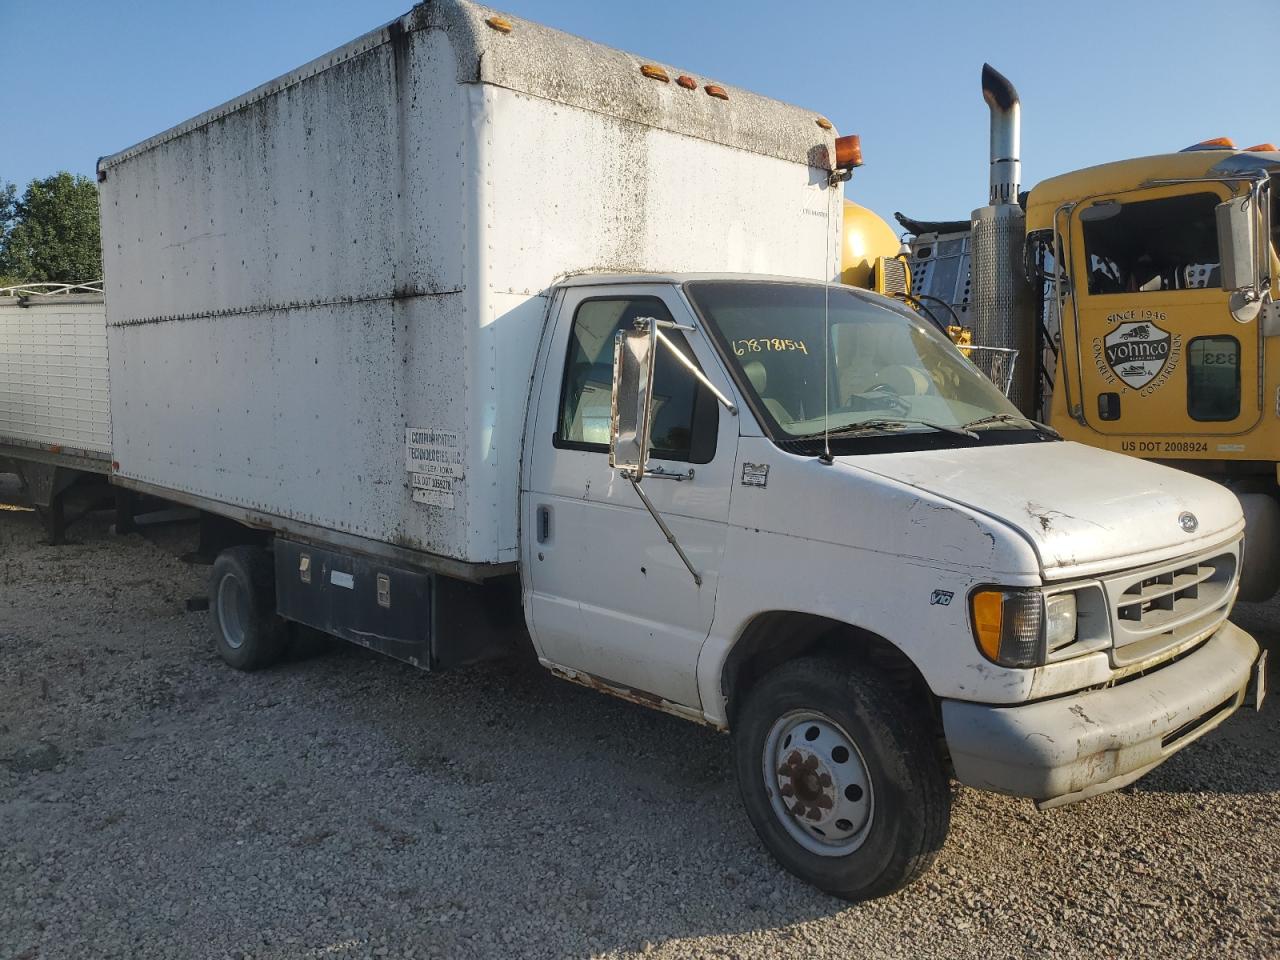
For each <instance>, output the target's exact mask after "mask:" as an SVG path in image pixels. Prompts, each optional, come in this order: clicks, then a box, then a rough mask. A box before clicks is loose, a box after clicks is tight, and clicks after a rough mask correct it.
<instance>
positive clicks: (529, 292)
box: [99, 0, 1259, 898]
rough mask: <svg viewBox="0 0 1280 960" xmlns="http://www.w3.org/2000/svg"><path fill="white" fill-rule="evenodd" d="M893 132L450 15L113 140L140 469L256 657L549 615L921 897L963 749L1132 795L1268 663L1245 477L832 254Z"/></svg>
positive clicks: (460, 656)
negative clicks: (298, 629)
mask: <svg viewBox="0 0 1280 960" xmlns="http://www.w3.org/2000/svg"><path fill="white" fill-rule="evenodd" d="M855 163H856V154H855V152H854V151H853V150H852V143H851V141H850V140H849V139H848V138H837V136H836V133H835V131H834V130H832V129H831V124H830V123H829V122H827V120H826V119H824V118H823V117H822V116H821V115H820V114H818V113H815V112H813V111H809V110H803V109H800V108H796V107H791V106H787V105H784V104H781V103H777V102H774V101H771V100H768V99H765V98H762V97H759V96H756V95H754V94H751V93H749V92H747V91H745V90H740V89H737V88H734V87H729V86H725V85H721V84H718V83H716V82H715V81H714V80H712V79H708V78H706V77H703V76H701V75H699V74H696V73H693V72H691V71H684V70H679V69H676V68H673V67H671V66H669V65H666V64H657V63H653V62H649V61H645V60H643V59H641V58H639V57H636V56H633V55H631V54H627V53H622V52H619V51H616V50H611V49H608V48H605V47H601V46H598V45H596V44H592V43H589V42H587V41H584V40H580V39H578V38H575V37H570V36H566V35H564V34H561V33H557V32H555V31H552V30H549V29H546V28H544V27H541V26H538V25H537V24H533V23H529V22H527V21H524V20H520V19H518V18H516V17H509V16H505V15H502V14H498V13H496V12H494V11H492V10H489V9H487V8H483V7H478V6H475V5H472V4H470V3H465V2H458V0H447V2H446V0H439V2H432V3H427V4H423V5H421V6H419V7H416V8H415V9H414V10H413V11H411V12H410V13H409V14H407V15H406V16H404V17H402V18H400V19H399V20H396V21H394V22H393V23H391V24H388V25H387V26H385V27H383V28H381V29H379V30H375V31H373V32H372V33H369V34H367V35H365V36H364V37H361V38H360V39H358V40H356V41H354V42H353V43H351V44H348V45H347V46H345V47H343V48H342V49H340V50H338V51H336V52H334V53H332V54H330V55H328V56H326V57H322V58H320V59H319V60H316V61H314V62H313V63H311V64H308V65H307V66H305V67H302V68H301V69H299V70H297V71H295V72H293V73H291V74H288V75H287V76H284V77H281V78H279V79H278V80H275V81H272V82H270V83H268V84H265V85H264V86H262V87H259V88H258V89H256V90H254V91H252V92H250V93H248V94H246V95H245V96H243V97H241V98H238V99H236V100H233V101H231V102H230V103H228V104H225V105H223V106H221V107H218V108H216V109H214V110H212V111H210V112H208V113H206V114H203V115H201V116H199V117H196V118H194V119H192V120H190V121H188V122H187V123H184V124H181V125H179V126H178V127H175V128H174V129H172V130H169V131H167V132H165V133H162V134H159V135H158V136H156V137H153V138H151V139H150V140H147V141H145V142H143V143H141V144H139V145H137V146H135V147H132V148H130V149H128V150H125V151H123V152H121V153H117V154H115V155H113V156H110V157H106V158H104V159H103V160H102V161H101V162H100V165H99V178H100V180H101V181H102V235H103V242H104V258H105V266H106V276H107V307H108V317H107V319H108V341H109V348H110V349H109V357H110V364H111V380H112V402H111V411H112V429H113V441H114V459H115V460H116V461H117V463H118V468H117V469H116V472H115V481H116V482H117V483H118V484H121V485H123V486H125V487H128V488H131V489H133V490H137V491H142V492H145V493H153V494H156V495H158V496H161V497H164V498H167V499H170V500H177V501H181V502H185V503H188V504H190V505H192V506H195V507H198V508H200V509H201V510H204V511H207V512H209V513H212V514H217V515H219V516H222V517H225V518H228V519H229V520H232V521H235V523H237V524H239V525H240V527H239V529H241V530H243V537H242V539H243V540H244V542H243V543H241V544H239V545H236V546H233V547H230V548H229V549H227V550H225V551H224V552H223V553H221V554H220V555H219V557H218V559H217V561H216V562H215V564H214V568H213V575H212V580H211V588H210V589H211V609H212V612H213V621H214V628H215V629H214V637H215V643H216V645H217V648H218V650H219V652H220V653H221V655H222V656H223V657H224V658H225V659H226V660H227V661H228V662H229V663H231V664H232V665H234V666H237V667H240V668H246V669H248V668H253V667H257V666H261V665H263V664H265V663H268V662H270V661H272V660H273V659H274V658H275V657H276V656H278V654H279V651H280V648H281V630H282V629H283V628H282V624H285V623H288V622H298V623H303V624H308V625H310V626H313V627H317V628H320V629H323V630H326V631H329V632H331V633H334V634H337V635H339V636H343V637H346V638H347V639H350V640H352V641H354V642H358V643H362V644H365V645H368V646H370V647H373V648H375V649H379V650H382V651H384V652H387V653H389V654H391V655H393V656H397V657H400V658H402V659H405V660H408V661H410V662H413V663H416V664H418V665H420V666H424V667H439V666H444V665H447V664H449V663H452V662H457V661H460V660H467V659H475V658H477V657H481V656H486V655H491V654H494V653H496V652H499V651H501V650H503V649H507V648H508V647H509V644H510V643H511V642H512V638H513V637H515V638H517V640H518V641H519V642H528V643H531V644H532V647H533V649H534V651H535V652H536V654H537V656H538V659H539V661H540V662H541V663H542V664H543V665H544V666H546V667H547V668H548V669H550V670H552V671H554V672H555V673H557V674H558V675H560V676H563V677H566V678H568V679H572V680H575V681H577V682H580V683H584V684H587V685H589V686H592V687H596V688H598V689H602V690H607V691H608V692H610V693H613V694H616V695H619V696H622V697H625V698H628V699H632V700H636V701H640V702H643V703H646V704H648V705H651V706H654V707H658V708H659V709H664V710H667V711H670V712H672V713H675V714H678V715H681V716H684V717H688V718H690V719H693V720H696V721H698V722H702V723H706V724H709V725H711V726H713V727H716V728H718V729H722V730H731V731H732V732H733V734H734V751H735V758H736V765H737V771H738V776H739V781H740V785H741V789H742V795H743V799H744V803H745V805H746V807H747V811H748V814H749V816H750V818H751V820H752V823H753V825H754V826H755V827H756V830H757V831H758V833H759V835H760V836H761V838H762V839H763V841H764V842H765V843H766V845H767V846H768V847H769V849H770V850H771V851H772V852H773V853H774V855H775V856H777V858H778V859H779V860H780V861H781V862H782V863H783V864H784V865H785V866H786V867H787V868H788V869H790V870H792V871H794V872H795V873H797V874H798V875H800V876H802V877H805V878H806V879H808V880H810V881H811V882H813V883H816V884H818V885H819V886H821V887H823V888H824V889H826V890H829V891H831V892H833V893H836V894H838V895H840V896H845V897H850V898H861V897H868V896H875V895H878V894H881V893H884V892H887V891H890V890H893V889H896V888H897V887H899V886H901V885H902V884H904V883H906V882H908V881H909V880H910V879H911V878H913V877H914V876H916V875H918V874H919V872H920V871H921V870H923V869H924V868H925V867H926V866H927V865H928V864H929V862H930V861H931V860H932V858H933V856H934V855H935V854H936V852H937V851H938V849H939V848H940V847H941V844H942V841H943V839H944V837H945V835H946V832H947V824H948V817H949V803H950V800H949V796H950V794H949V791H948V789H947V777H948V776H949V775H954V776H956V777H957V778H958V779H960V780H961V781H963V782H966V783H970V784H973V785H975V786H979V787H982V788H986V789H993V790H1002V791H1005V792H1009V793H1014V794H1017V795H1021V796H1026V797H1031V798H1033V799H1036V800H1037V801H1039V802H1042V803H1045V804H1053V803H1061V802H1068V801H1071V800H1076V799H1082V798H1084V797H1087V796H1090V795H1092V794H1094V793H1098V792H1101V791H1104V790H1110V789H1115V788H1116V787H1119V786H1122V785H1123V784H1125V783H1128V782H1131V781H1132V780H1133V779H1135V778H1136V777H1138V776H1140V775H1141V774H1142V773H1144V772H1145V771H1146V770H1149V769H1150V768H1151V767H1152V766H1154V765H1156V764H1157V763H1159V762H1160V761H1161V760H1163V759H1164V758H1165V757H1167V756H1169V755H1170V754H1171V753H1173V752H1174V751H1176V750H1178V749H1180V748H1181V747H1183V746H1185V745H1186V744H1187V743H1190V742H1191V741H1193V740H1194V739H1195V738H1196V737H1199V736H1201V735H1203V734H1204V733H1205V732H1207V731H1208V730H1210V729H1212V728H1213V727H1215V726H1217V725H1218V724H1219V723H1221V722H1222V721H1223V720H1225V719H1226V717H1227V716H1229V715H1230V714H1231V713H1232V712H1234V711H1235V710H1236V709H1237V708H1238V707H1239V706H1240V705H1241V704H1242V703H1243V702H1244V701H1245V699H1246V694H1247V690H1248V688H1249V685H1250V681H1251V677H1253V676H1256V675H1257V674H1258V670H1259V667H1258V663H1259V657H1258V647H1257V645H1256V644H1255V643H1254V641H1253V640H1252V639H1251V638H1250V637H1248V636H1247V635H1246V634H1244V633H1243V632H1241V631H1240V630H1238V629H1236V628H1235V627H1233V626H1231V625H1230V624H1229V623H1227V615H1228V613H1229V611H1230V608H1231V604H1232V602H1233V600H1234V596H1235V590H1236V584H1237V576H1238V574H1237V565H1238V560H1239V542H1240V536H1241V530H1242V526H1243V521H1242V519H1241V515H1240V510H1239V505H1238V503H1237V502H1236V500H1235V499H1234V498H1233V497H1232V496H1231V495H1230V494H1229V493H1227V492H1226V491H1225V490H1223V489H1222V488H1221V487H1218V486H1216V485H1214V484H1211V483H1208V482H1207V481H1204V480H1201V479H1198V478H1195V477H1190V476H1187V475H1184V474H1180V473H1176V472H1173V471H1170V470H1165V469H1163V468H1160V467H1157V466H1155V465H1152V464H1147V463H1140V462H1137V461H1134V460H1131V459H1128V458H1124V457H1120V456H1112V455H1110V454H1106V453H1102V452H1099V451H1092V450H1087V449H1084V448H1080V447H1076V446H1075V445H1071V444H1064V443H1061V442H1058V441H1057V440H1056V439H1055V438H1054V436H1053V435H1052V432H1051V431H1048V430H1047V428H1044V427H1042V426H1040V425H1038V424H1034V423H1031V422H1029V421H1026V420H1024V419H1023V418H1021V417H1019V415H1018V414H1017V411H1016V410H1015V409H1014V408H1013V407H1012V406H1011V405H1010V404H1009V402H1008V401H1007V400H1006V399H1005V398H1004V397H1003V396H1002V395H1001V393H1000V392H999V391H998V390H996V389H995V388H994V387H992V385H991V384H990V383H989V381H987V380H986V379H985V378H983V377H982V376H981V375H980V374H979V373H978V372H977V370H976V369H975V368H974V367H973V366H972V364H970V363H969V362H968V361H967V360H965V358H964V357H962V356H961V355H960V354H959V353H958V352H957V351H956V349H955V347H954V345H952V344H951V343H950V342H949V341H948V340H947V339H946V338H945V337H943V336H942V335H940V334H938V333H937V331H936V330H934V329H933V328H932V327H931V326H930V325H928V324H925V323H923V322H922V321H920V319H919V318H918V317H917V316H915V315H914V314H913V313H911V312H910V311H909V310H906V309H905V308H903V307H901V306H899V305H896V304H895V303H893V302H892V301H889V300H886V299H884V298H880V297H876V296H875V295H873V294H866V293H863V292H858V291H852V290H850V289H848V288H842V287H839V286H834V285H831V284H830V280H831V279H832V278H833V277H834V275H835V273H836V270H837V269H838V256H837V238H838V237H839V235H840V211H841V208H842V191H843V188H842V184H843V181H844V180H846V179H847V178H848V176H849V175H850V173H851V169H852V167H853V166H854V165H855ZM1120 681H1124V682H1123V683H1122V682H1120ZM939 744H945V746H946V749H945V751H944V752H942V753H940V751H939Z"/></svg>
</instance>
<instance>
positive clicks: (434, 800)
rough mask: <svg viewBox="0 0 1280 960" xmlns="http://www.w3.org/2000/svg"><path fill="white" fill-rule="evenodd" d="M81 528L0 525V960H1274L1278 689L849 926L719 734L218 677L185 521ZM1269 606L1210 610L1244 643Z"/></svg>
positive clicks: (466, 686) (1004, 814)
mask: <svg viewBox="0 0 1280 960" xmlns="http://www.w3.org/2000/svg"><path fill="white" fill-rule="evenodd" d="M3 479H4V478H0V480H3ZM4 492H5V491H4V488H3V484H2V483H0V499H3V495H4ZM8 492H9V493H10V494H12V492H13V491H12V488H10V489H9V491H8ZM107 519H108V518H107V517H106V516H105V515H102V516H100V517H97V518H90V519H87V520H85V521H82V522H81V523H79V524H77V525H76V526H73V527H72V529H71V534H72V536H73V538H74V539H75V540H76V541H77V542H75V543H72V544H69V545H67V546H62V547H56V548H55V547H48V546H45V545H43V544H42V542H41V535H40V530H39V527H38V525H37V523H36V518H35V516H34V514H32V513H30V512H28V511H24V510H19V509H14V508H7V509H6V508H5V507H4V506H2V505H0V958H23V960H34V958H51V957H75V958H85V957H97V956H111V957H130V958H134V957H138V958H140V957H153V956H156V957H164V956H169V957H212V958H221V957H255V958H259V957H260V958H275V957H298V958H303V957H307V958H310V957H317V958H319V957H324V958H329V957H347V956H361V957H362V956H390V957H526V956H527V957H587V956H604V957H623V956H627V957H629V956H636V955H645V956H653V957H739V958H746V957H804V958H816V957H854V956H875V957H881V956H883V957H912V958H914V957H970V956H981V957H983V958H999V957H1022V956H1031V957H1053V958H1055V960H1056V958H1065V957H1075V956H1080V957H1088V958H1090V960H1096V958H1098V957H1116V956H1124V957H1132V956H1149V957H1164V956H1184V957H1190V956H1209V955H1213V956H1214V957H1266V956H1277V955H1280V871H1278V870H1277V850H1280V802H1278V801H1280V697H1273V698H1272V700H1271V701H1270V703H1269V704H1268V707H1267V709H1265V710H1264V711H1263V712H1262V713H1261V714H1254V713H1241V714H1239V715H1237V716H1236V717H1234V718H1233V719H1232V720H1231V721H1229V722H1228V724H1227V725H1226V726H1225V727H1224V728H1223V729H1221V730H1219V731H1217V732H1215V733H1214V734H1211V735H1210V736H1208V737H1207V738H1205V739H1204V740H1201V741H1200V742H1198V743H1197V744H1195V745H1193V746H1192V747H1190V748H1189V749H1187V750H1186V751H1184V752H1183V753H1181V754H1179V755H1178V756H1176V757H1175V758H1174V759H1172V760H1171V761H1170V762H1168V763H1167V764H1165V765H1164V766H1163V767H1161V768H1160V769H1158V770H1157V771H1155V772H1154V773H1152V774H1150V775H1149V776H1147V777H1146V778H1145V779H1144V780H1142V781H1141V782H1140V783H1139V784H1137V785H1136V787H1135V788H1133V789H1130V790H1128V791H1125V792H1123V793H1121V794H1116V795H1111V796H1106V797H1100V798H1097V799H1094V800H1091V801H1088V802H1086V803H1083V804H1078V805H1076V806H1072V807H1067V808H1065V809H1060V810H1056V811H1052V812H1049V813H1044V814H1040V813H1036V811H1035V810H1034V808H1033V807H1032V806H1031V805H1030V804H1029V803H1026V802H1022V801H1015V800H1010V799H1006V798H1002V797H996V796H992V795H987V794H982V793H979V792H976V791H972V790H967V789H958V790H957V793H956V797H955V810H954V814H953V822H952V831H951V836H950V839H949V840H948V843H947V846H946V848H945V850H944V851H943V853H942V855H941V856H940V858H939V861H938V863H937V864H936V865H935V867H934V869H933V871H932V872H931V873H929V874H928V875H927V876H926V877H925V878H924V879H923V880H921V881H920V882H918V883H916V884H915V885H914V886H912V887H911V888H909V889H908V890H906V891H903V892H902V893H899V894H897V895H895V896H893V897H889V898H886V899H883V900H880V901H877V902H874V903H869V904H862V905H857V906H849V905H847V904H844V903H841V902H839V901H836V900H833V899H831V898H829V897H826V896H825V895H823V894H820V893H818V892H816V891H814V890H813V889H811V888H809V887H807V886H805V885H804V884H802V883H800V882H798V881H796V880H794V879H792V878H791V877H790V876H788V875H787V874H785V873H783V872H782V871H781V870H780V869H779V868H778V867H777V866H775V864H774V863H773V862H772V861H771V860H770V858H769V857H768V855H767V854H766V853H765V852H764V850H763V848H762V847H761V846H760V844H759V842H758V841H757V840H756V838H755V836H754V834H753V833H752V831H751V828H750V826H749V824H748V823H747V820H746V817H745V816H744V814H743V813H742V810H741V808H740V806H739V803H738V798H737V792H736V788H735V786H734V784H733V780H732V775H731V772H730V765H729V756H728V741H727V739H725V738H723V737H721V736H720V735H718V734H715V733H712V732H710V731H707V730H704V729H701V728H699V727H696V726H694V725H692V724H689V723H686V722H684V721H681V720H677V719H674V718H671V717H667V716H663V715H661V714H658V713H654V712H651V711H648V710H645V709H643V708H640V707H636V706H633V705H630V704H626V703H622V702H619V701H615V700H612V699H610V698H608V697H605V696H603V695H600V694H596V693H593V692H591V691H587V690H582V689H579V688H577V687H574V686H572V685H570V684H566V683H563V682H561V681H557V680H555V679H553V678H552V677H550V676H549V675H546V674H544V673H543V672H542V671H540V670H539V669H538V668H537V667H536V666H524V665H519V664H499V665H491V666H486V667H483V668H475V669H469V670H461V671H458V672H456V673H445V674H439V675H433V674H425V673H420V672H418V671H416V670H414V669H412V668H410V667H407V666H404V665H401V664H398V663H395V662H393V661H390V660H384V659H380V658H376V657H373V656H371V655H367V654H364V653H363V652H362V651H358V650H355V649H354V648H340V649H337V650H335V651H333V652H330V653H326V654H324V655H323V656H318V657H312V658H310V659H294V660H293V661H291V662H289V663H286V664H284V665H282V666H280V667H277V668H275V669H272V670H269V671H266V672H263V673H259V674H251V675H244V674H238V673H235V672H234V671H232V670H230V669H228V668H226V667H224V666H223V665H222V663H221V662H220V661H219V660H218V659H217V658H216V656H215V655H214V654H213V652H212V647H211V643H210V640H209V625H208V614H207V613H191V612H187V609H186V600H187V598H188V597H191V596H194V595H200V594H203V592H204V589H205V576H206V573H207V568H204V567H199V566H190V565H187V564H185V563H183V562H182V561H181V560H180V559H179V557H180V556H181V555H182V554H183V553H184V552H185V551H187V550H189V549H191V547H192V546H193V543H194V535H193V530H192V528H191V527H190V526H189V525H187V526H184V525H172V526H167V527H163V528H156V529H153V530H151V531H150V532H148V533H147V534H146V535H145V536H142V535H131V536H128V537H121V538H117V537H114V536H112V535H111V533H110V532H109V530H108V527H107ZM1276 613H1277V608H1276V607H1274V606H1271V607H1251V608H1246V607H1244V606H1242V607H1241V608H1240V609H1239V613H1238V616H1237V621H1238V622H1239V623H1241V624H1242V625H1243V626H1244V627H1246V628H1247V629H1250V630H1252V631H1254V632H1255V634H1256V635H1258V636H1260V637H1261V638H1263V639H1264V640H1265V641H1266V642H1267V643H1268V644H1269V645H1270V646H1271V648H1272V649H1273V650H1277V642H1278V640H1280V629H1278V626H1280V620H1278V619H1277V616H1276ZM1277 659H1280V656H1273V663H1274V662H1275V661H1276V660H1277ZM1272 677H1273V684H1274V685H1276V686H1280V683H1277V682H1276V681H1277V680H1280V678H1277V677H1276V673H1275V671H1274V670H1273V674H1272Z"/></svg>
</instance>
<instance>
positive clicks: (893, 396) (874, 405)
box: [847, 383, 911, 413]
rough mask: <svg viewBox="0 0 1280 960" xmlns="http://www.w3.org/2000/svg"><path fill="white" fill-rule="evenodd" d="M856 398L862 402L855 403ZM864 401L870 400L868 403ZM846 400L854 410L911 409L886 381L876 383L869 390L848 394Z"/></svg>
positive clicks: (898, 411)
mask: <svg viewBox="0 0 1280 960" xmlns="http://www.w3.org/2000/svg"><path fill="white" fill-rule="evenodd" d="M858 400H861V401H863V403H862V404H861V405H858V404H856V403H855V402H856V401H858ZM866 401H872V402H869V403H868V402H866ZM875 401H879V402H875ZM847 402H848V403H850V404H851V406H852V409H854V410H884V409H886V408H887V409H889V410H893V411H895V412H897V413H906V412H907V411H909V410H910V409H911V404H909V403H907V401H905V400H903V399H902V395H901V394H900V393H898V391H897V390H895V389H894V388H893V387H892V386H890V385H889V384H887V383H877V384H876V385H875V386H874V387H872V388H871V389H870V390H863V391H862V392H861V393H854V394H850V395H849V400H848V401H847Z"/></svg>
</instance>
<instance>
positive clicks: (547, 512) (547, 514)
mask: <svg viewBox="0 0 1280 960" xmlns="http://www.w3.org/2000/svg"><path fill="white" fill-rule="evenodd" d="M536 536H537V538H538V542H539V543H546V542H547V541H548V540H550V539H551V508H550V507H548V506H547V505H546V504H545V503H540V504H538V519H537V533H536Z"/></svg>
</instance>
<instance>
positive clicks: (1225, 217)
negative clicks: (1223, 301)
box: [1215, 191, 1262, 323]
mask: <svg viewBox="0 0 1280 960" xmlns="http://www.w3.org/2000/svg"><path fill="white" fill-rule="evenodd" d="M1257 210H1258V202H1257V194H1256V193H1254V192H1253V191H1250V192H1249V193H1247V194H1245V195H1244V196H1242V197H1233V198H1232V199H1230V200H1228V201H1226V202H1225V203H1220V204H1218V206H1217V208H1216V210H1215V214H1216V216H1217V222H1218V252H1219V255H1220V256H1221V258H1222V287H1223V289H1224V290H1226V291H1227V292H1228V293H1229V294H1230V298H1231V299H1230V306H1231V315H1232V316H1233V317H1235V319H1236V320H1238V321H1239V322H1241V323H1248V322H1250V321H1251V320H1253V319H1254V318H1256V317H1257V316H1258V312H1259V311H1260V310H1261V309H1262V291H1261V290H1259V289H1258V284H1259V273H1258V215H1257Z"/></svg>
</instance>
